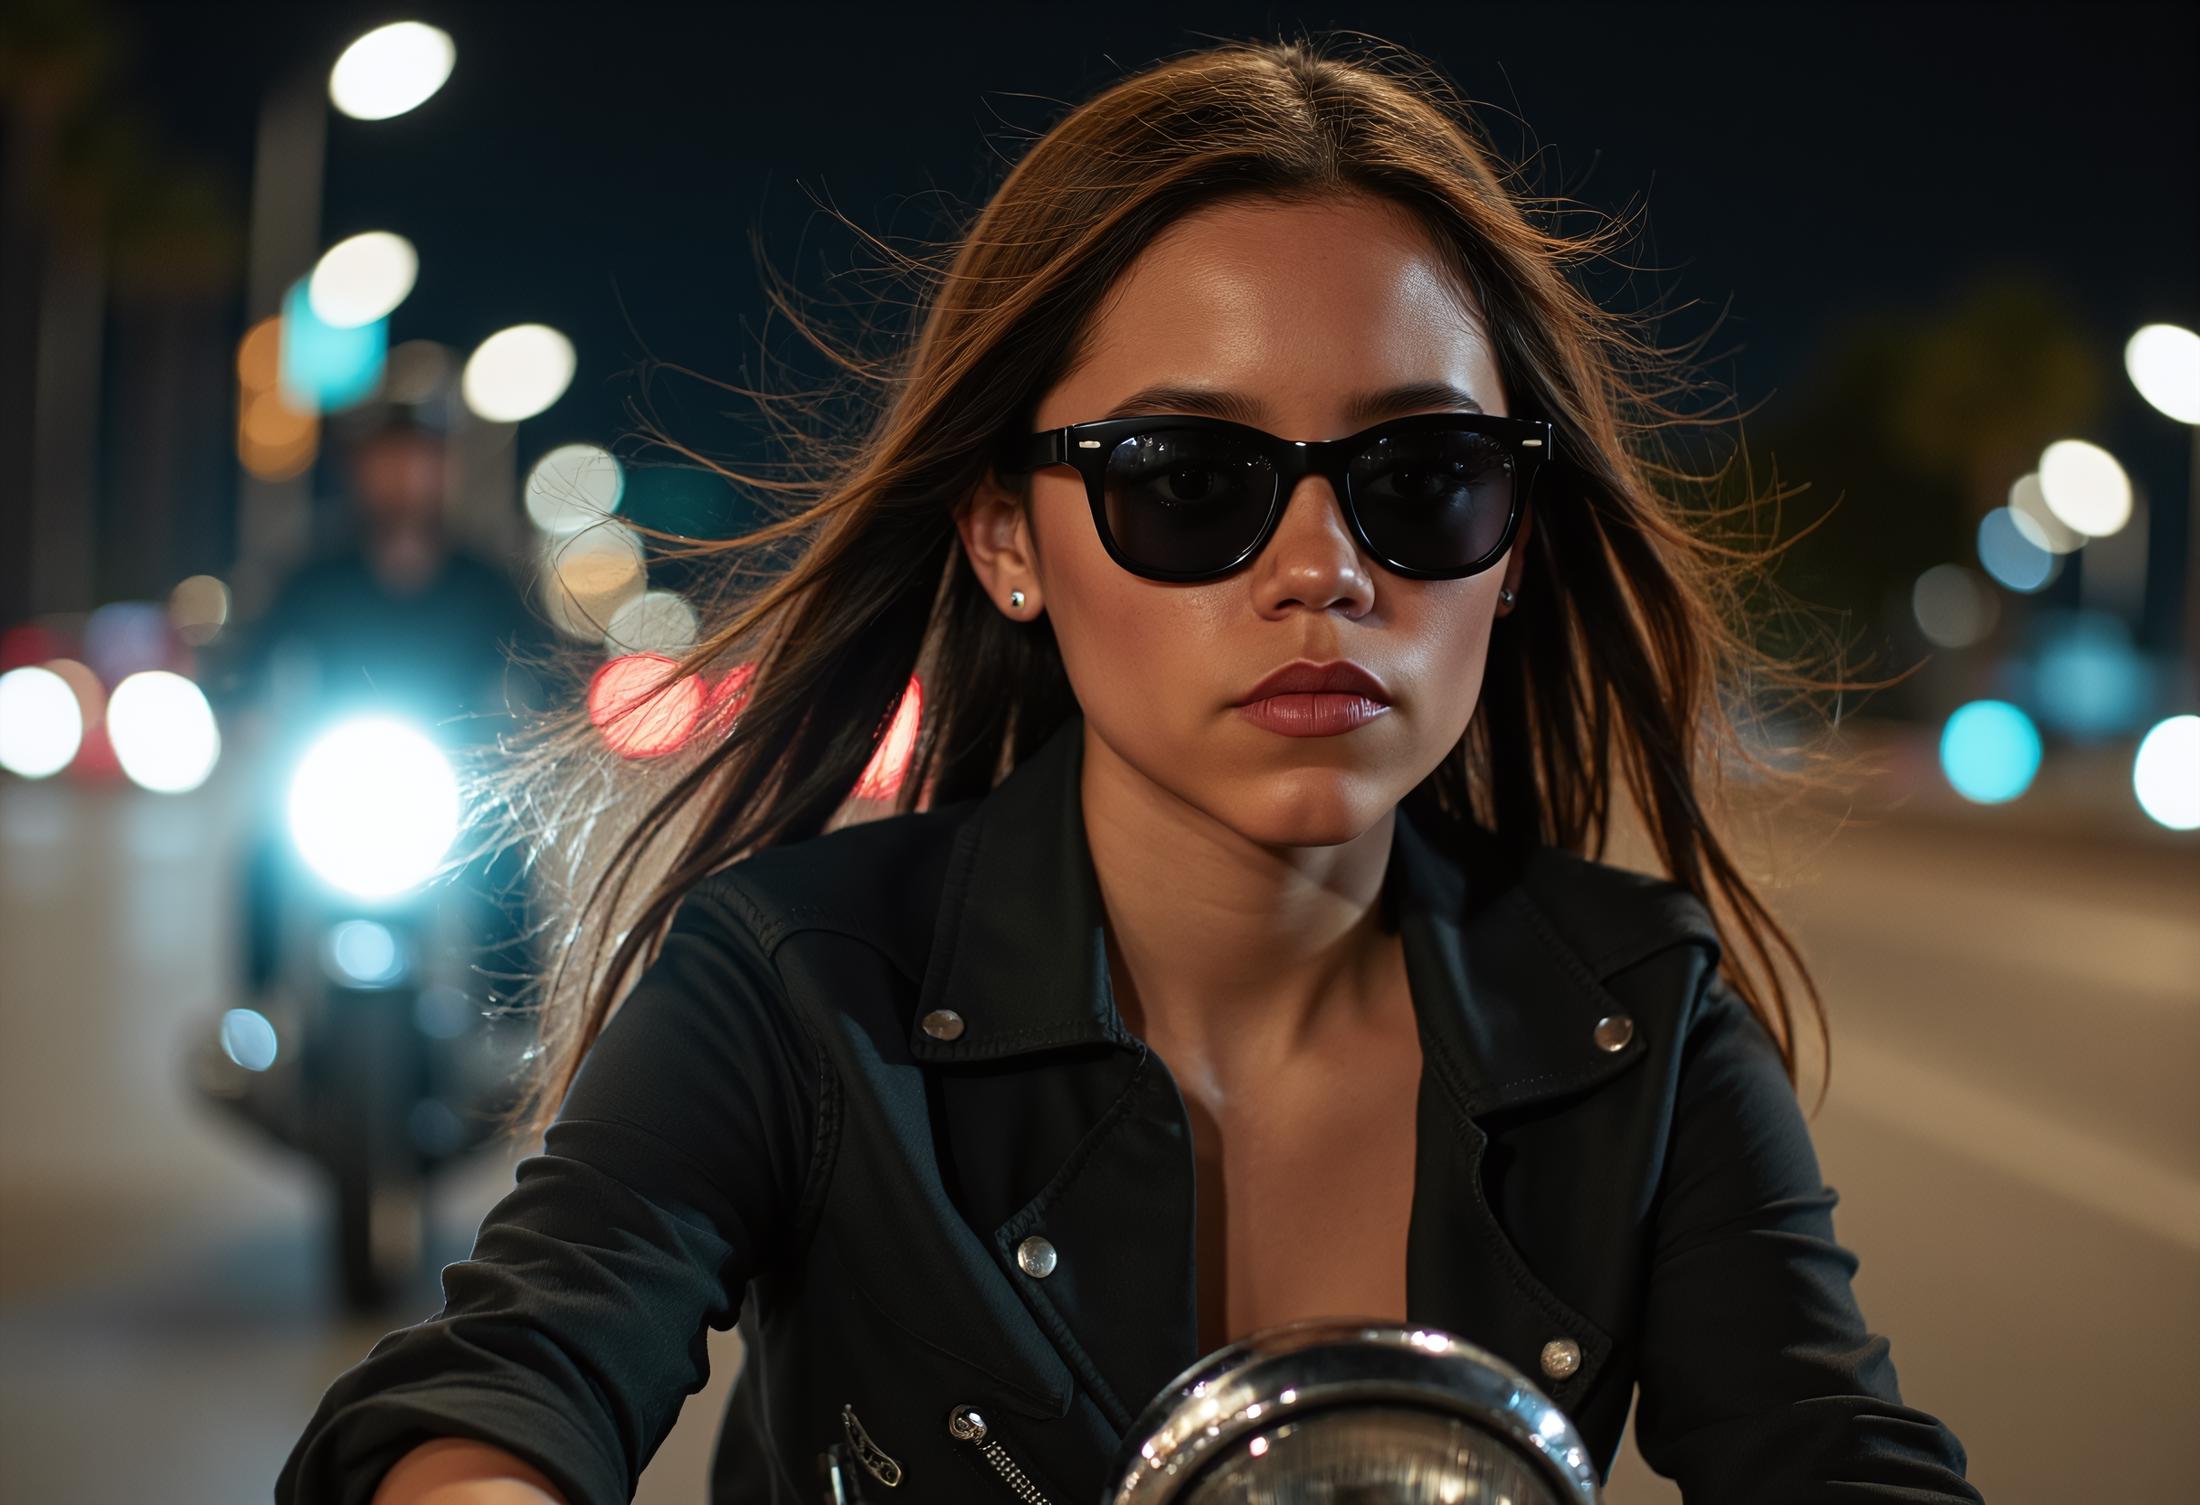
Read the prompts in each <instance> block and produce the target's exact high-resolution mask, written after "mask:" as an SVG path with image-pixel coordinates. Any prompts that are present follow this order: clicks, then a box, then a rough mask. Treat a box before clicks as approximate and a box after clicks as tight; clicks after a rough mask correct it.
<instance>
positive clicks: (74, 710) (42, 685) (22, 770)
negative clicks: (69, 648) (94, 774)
mask: <svg viewBox="0 0 2200 1505" xmlns="http://www.w3.org/2000/svg"><path fill="white" fill-rule="evenodd" d="M83 742H84V713H83V711H82V709H81V708H80V707H79V706H78V705H77V699H76V691H74V690H72V689H70V688H69V682H68V681H67V680H65V679H63V678H62V677H61V676H60V675H58V674H56V673H54V672H53V671H52V670H51V669H40V668H33V667H25V668H21V669H10V670H9V671H8V672H7V673H5V674H0V768H5V769H6V770H7V771H8V772H9V773H12V774H15V775H16V776H17V777H19V778H25V779H43V778H50V777H52V776H53V775H54V774H57V773H59V772H61V770H62V769H64V768H66V767H68V766H69V763H70V761H71V760H72V759H74V758H75V757H76V750H77V748H78V747H80V746H82V745H83Z"/></svg>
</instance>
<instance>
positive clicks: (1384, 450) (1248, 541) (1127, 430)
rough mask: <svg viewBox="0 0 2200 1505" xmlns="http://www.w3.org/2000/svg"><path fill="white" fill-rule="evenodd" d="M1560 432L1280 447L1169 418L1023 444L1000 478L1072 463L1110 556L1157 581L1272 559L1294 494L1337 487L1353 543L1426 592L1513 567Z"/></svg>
mask: <svg viewBox="0 0 2200 1505" xmlns="http://www.w3.org/2000/svg"><path fill="white" fill-rule="evenodd" d="M1551 446H1552V425H1551V424H1549V423H1546V422H1544V421H1543V420H1541V419H1536V418H1501V417H1497V416H1495V415H1492V414H1488V413H1414V414H1411V415H1408V416H1407V417H1403V418H1393V419H1391V420H1389V421H1388V422H1386V423H1378V424H1376V425H1375V426H1374V427H1373V428H1369V429H1363V430H1361V431H1360V432H1359V433H1357V434H1353V435H1351V436H1350V437H1348V438H1343V439H1326V440H1320V439H1279V438H1277V437H1276V436H1275V435H1274V434H1271V433H1268V432H1266V431H1265V430H1262V429H1257V428H1253V427H1251V426H1249V425H1247V424H1242V423H1233V422H1231V421H1230V420H1229V419H1226V418H1208V417H1203V416H1194V415H1189V414H1185V415H1159V416H1154V417H1139V418H1107V419H1102V420H1100V421H1099V422H1096V423H1072V424H1069V425H1067V426H1066V427H1063V428H1056V429H1047V430H1044V431H1043V432H1040V433H1036V434H1024V435H1018V436H1016V437H1015V438H1013V439H1011V440H1009V441H1007V442H1006V443H1005V444H1004V445H1003V446H1002V449H1001V452H1000V457H999V460H998V463H997V465H996V469H998V470H1000V471H1002V472H1004V473H1009V474H1014V473H1019V472H1022V471H1029V470H1038V469H1041V468H1043V467H1045V466H1048V465H1074V466H1076V467H1077V469H1078V471H1079V472H1080V473H1082V474H1083V476H1084V478H1085V494H1086V497H1087V498H1088V499H1089V500H1090V501H1091V503H1092V521H1093V525H1094V526H1095V527H1097V528H1098V529H1099V530H1100V542H1101V544H1102V545H1103V546H1104V547H1105V548H1106V549H1107V551H1108V555H1109V557H1110V558H1112V559H1113V560H1114V561H1115V562H1116V563H1117V564H1119V565H1121V566H1122V567H1123V568H1124V569H1126V570H1129V571H1130V572H1131V573H1132V574H1134V575H1142V576H1144V577H1145V578H1146V579H1148V580H1172V581H1184V580H1213V579H1216V578H1218V577H1220V576H1223V575H1227V574H1229V573H1230V572H1231V571H1233V570H1235V569H1237V568H1238V567H1239V566H1241V565H1243V564H1244V563H1245V562H1246V561H1247V560H1249V559H1251V558H1252V557H1253V556H1254V555H1256V554H1258V553H1259V552H1260V551H1261V550H1262V549H1263V548H1264V547H1266V545H1267V543H1268V540H1269V539H1270V538H1271V537H1273V536H1274V534H1275V531H1276V525H1277V524H1278V523H1279V522H1281V521H1282V519H1283V511H1284V506H1285V504H1286V502H1287V501H1288V500H1289V498H1290V496H1291V493H1292V492H1293V491H1294V490H1295V489H1297V486H1298V483H1299V482H1300V481H1301V480H1302V479H1304V478H1305V477H1306V476H1308V475H1315V474H1318V475H1321V476H1324V477H1327V478H1328V481H1329V484H1330V485H1331V487H1333V488H1334V489H1335V491H1336V493H1337V497H1338V500H1339V501H1340V502H1341V503H1342V504H1343V506H1344V515H1345V520H1346V521H1347V523H1349V524H1350V526H1351V529H1352V535H1353V537H1354V538H1356V539H1358V540H1359V543H1360V547H1361V548H1363V549H1365V550H1366V551H1367V552H1368V554H1369V555H1370V556H1372V557H1373V558H1374V559H1375V560H1376V562H1377V563H1379V564H1381V565H1382V566H1383V567H1384V568H1385V569H1387V570H1391V571H1393V572H1394V573H1396V574H1400V575H1406V576H1410V577H1412V578H1413V579H1416V580H1458V579H1461V578H1463V577H1465V576H1467V575H1472V574H1476V573H1478V572H1479V571H1482V570H1486V569H1488V568H1489V567H1490V566H1491V565H1493V564H1495V563H1497V561H1498V560H1499V559H1501V558H1502V557H1504V553H1505V550H1506V549H1507V548H1509V547H1511V545H1512V540H1513V535H1514V534H1515V533H1516V532H1518V531H1519V526H1520V518H1521V515H1522V514H1523V513H1524V512H1525V511H1526V510H1527V508H1528V504H1529V502H1530V501H1531V500H1532V498H1533V495H1534V490H1535V480H1536V477H1537V475H1538V474H1539V473H1540V472H1541V470H1542V468H1543V466H1544V465H1545V464H1546V463H1547V462H1548V461H1549V459H1550V456H1551Z"/></svg>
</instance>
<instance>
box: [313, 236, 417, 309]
mask: <svg viewBox="0 0 2200 1505" xmlns="http://www.w3.org/2000/svg"><path fill="white" fill-rule="evenodd" d="M419 275H420V253H419V252H418V251H416V250H414V249H413V243H412V242H411V241H409V240H407V239H405V237H404V236H402V235H397V234H393V233H392V232H390V231H388V230H368V231H366V232H365V233H363V234H360V235H353V236H349V237H347V238H345V239H343V240H340V241H338V242H337V243H336V244H335V245H333V246H330V247H329V248H328V249H327V250H326V251H323V252H322V253H321V259H320V260H319V261H317V262H315V263H314V264H313V274H312V276H311V277H309V278H308V279H307V280H306V301H307V302H308V303H310V304H311V305H312V308H313V314H314V317H315V318H317V319H319V320H320V321H321V322H322V323H324V324H326V325H328V326H329V327H331V328H333V329H353V328H356V327H358V326H359V325H361V324H372V323H373V322H374V321H375V320H377V319H382V318H387V317H388V316H389V314H390V311H391V310H392V309H394V308H396V307H397V305H398V304H400V303H402V302H404V301H405V297H406V295H407V294H409V293H410V292H411V291H412V290H413V282H414V280H415V279H417V278H418V277H419Z"/></svg>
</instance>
